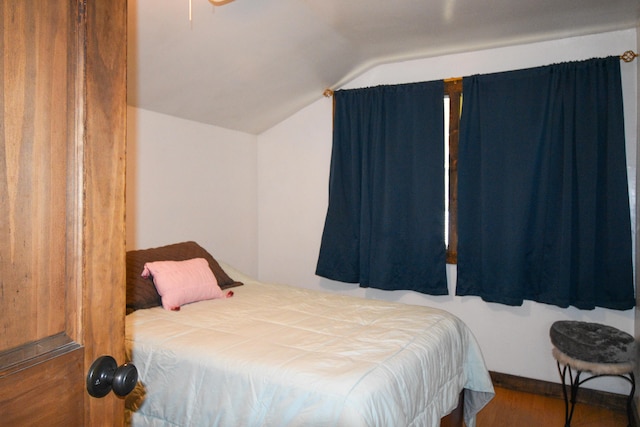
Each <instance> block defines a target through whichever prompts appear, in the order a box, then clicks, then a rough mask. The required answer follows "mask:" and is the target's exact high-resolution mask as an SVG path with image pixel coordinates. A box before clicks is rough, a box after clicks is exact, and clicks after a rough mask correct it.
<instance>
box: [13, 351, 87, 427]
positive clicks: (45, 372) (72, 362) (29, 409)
mask: <svg viewBox="0 0 640 427" xmlns="http://www.w3.org/2000/svg"><path fill="white" fill-rule="evenodd" d="M47 356H48V357H47V358H46V359H44V360H41V362H42V363H36V364H34V365H33V366H30V367H29V368H28V369H25V370H22V369H20V367H19V366H18V367H15V372H13V373H11V374H10V375H7V376H6V377H4V378H3V385H2V387H0V414H2V416H1V417H0V425H2V426H7V427H8V426H79V425H83V423H82V421H79V419H78V414H82V413H83V399H78V396H82V395H83V394H84V393H85V391H84V389H83V387H82V385H83V384H82V383H81V382H78V381H74V379H75V378H79V377H82V375H83V372H84V363H83V359H84V352H83V350H82V348H80V346H78V345H74V344H69V345H68V346H67V348H65V347H60V348H58V349H57V350H56V351H55V352H54V353H51V354H48V355H47ZM52 407H55V408H56V410H54V411H52V410H51V408H52ZM81 419H82V418H80V420H81Z"/></svg>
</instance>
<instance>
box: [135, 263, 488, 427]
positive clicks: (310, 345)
mask: <svg viewBox="0 0 640 427" xmlns="http://www.w3.org/2000/svg"><path fill="white" fill-rule="evenodd" d="M225 270H226V271H227V272H228V273H229V274H230V275H231V276H232V277H234V278H235V279H236V280H240V281H243V282H244V283H245V285H244V286H241V287H238V288H234V289H233V291H234V293H235V295H234V296H233V297H232V298H228V299H223V300H212V301H203V302H198V303H194V304H190V305H186V306H183V307H182V309H181V310H180V311H177V312H173V311H167V310H164V309H163V308H162V307H156V308H152V309H146V310H138V311H136V312H134V313H132V314H130V315H128V316H127V323H126V343H127V357H128V358H129V360H131V361H133V363H134V364H135V365H136V367H137V368H138V372H139V375H140V381H141V384H142V386H139V387H138V388H137V389H136V391H134V393H132V395H131V396H130V397H129V398H128V399H127V407H128V408H129V409H128V415H129V416H130V419H131V423H132V425H134V426H220V427H222V426H227V427H245V426H256V427H257V426H277V427H280V426H304V427H311V426H348V427H358V426H370V427H374V426H375V427H382V426H390V427H398V426H438V425H439V422H440V418H441V417H443V416H445V415H447V414H448V413H449V412H451V410H453V409H454V408H455V406H456V404H457V400H458V396H459V393H460V391H461V390H462V388H466V389H467V391H466V392H465V421H466V423H467V425H468V426H473V425H474V424H475V421H474V420H475V414H476V413H477V411H479V410H480V409H481V408H482V407H483V406H484V405H485V404H486V403H487V402H488V401H489V400H490V399H491V398H492V397H493V386H492V384H491V380H490V378H489V375H488V372H487V370H486V368H485V364H484V361H483V359H482V355H481V353H480V350H479V348H478V345H477V342H476V340H475V339H474V337H473V336H472V334H471V333H470V331H469V330H468V328H467V327H466V326H465V325H464V324H463V323H462V321H460V320H459V319H458V318H456V317H455V316H453V315H451V314H449V313H447V312H445V311H441V310H436V309H432V308H427V307H422V306H413V305H406V304H399V303H390V302H382V301H376V300H369V299H360V298H354V297H347V296H340V295H336V294H331V293H322V292H317V291H310V290H306V289H301V288H295V287H288V286H282V285H272V284H264V283H259V282H256V281H254V280H251V279H250V278H248V277H246V276H244V275H241V274H240V273H238V272H236V271H235V270H232V269H230V268H229V267H228V266H225Z"/></svg>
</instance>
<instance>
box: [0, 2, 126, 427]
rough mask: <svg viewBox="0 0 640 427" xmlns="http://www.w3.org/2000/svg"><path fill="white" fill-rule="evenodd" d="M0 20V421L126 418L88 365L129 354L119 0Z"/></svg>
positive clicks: (33, 10) (110, 421) (1, 6)
mask: <svg viewBox="0 0 640 427" xmlns="http://www.w3.org/2000/svg"><path fill="white" fill-rule="evenodd" d="M85 3H86V4H85ZM0 29H1V30H0V34H1V37H0V76H1V79H0V80H1V81H2V86H0V143H1V145H0V298H1V302H2V306H1V310H0V327H1V328H2V329H1V330H0V425H7V426H23V425H24V426H36V425H37V426H40V425H43V426H44V425H46V426H65V427H67V426H81V425H84V426H118V425H122V424H123V401H122V399H121V398H117V397H116V396H115V395H114V394H113V393H110V394H109V395H108V396H107V397H105V398H102V399H97V398H93V397H90V396H89V395H88V393H87V391H86V374H87V371H88V368H89V366H90V365H91V363H92V362H93V360H95V359H96V358H97V357H99V356H101V355H104V354H108V355H112V356H113V357H115V358H116V360H117V361H118V363H123V362H124V360H123V359H124V315H125V314H124V313H125V311H124V310H125V302H124V298H125V297H124V292H125V285H124V283H125V269H124V260H125V241H124V235H125V234H124V175H125V174H124V165H125V130H126V124H125V121H126V0H87V1H86V2H85V1H84V0H2V1H1V2H0Z"/></svg>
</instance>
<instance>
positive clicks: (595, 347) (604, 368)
mask: <svg viewBox="0 0 640 427" xmlns="http://www.w3.org/2000/svg"><path fill="white" fill-rule="evenodd" d="M549 335H550V337H551V343H552V344H553V346H554V347H553V350H552V354H553V357H554V358H555V359H556V362H557V365H558V373H559V374H560V377H561V378H562V393H563V395H564V404H565V427H570V426H571V418H572V417H573V410H574V408H575V404H576V396H577V394H578V388H579V387H580V386H581V385H582V384H584V383H585V382H587V381H589V380H592V379H594V378H599V377H603V376H615V377H620V378H624V379H625V380H627V381H628V382H629V383H630V384H631V392H630V393H629V397H628V398H627V417H628V419H629V426H631V425H633V421H632V420H633V411H632V406H631V405H632V403H633V394H634V392H635V389H636V381H635V377H634V375H633V367H634V352H635V343H634V339H633V337H632V336H631V335H629V334H627V333H625V332H622V331H621V330H619V329H616V328H613V327H611V326H606V325H600V324H598V323H587V322H579V321H568V320H567V321H558V322H555V323H554V324H553V325H551V330H550V331H549ZM561 365H564V367H563V368H561ZM572 369H574V370H575V371H576V375H575V378H574V377H573V372H572ZM585 372H586V373H589V374H590V375H591V376H590V377H588V378H586V379H583V380H581V379H580V376H581V375H582V374H583V373H585ZM567 374H568V376H569V383H570V390H571V397H570V399H569V397H568V396H567V382H566V379H567ZM569 401H571V406H569Z"/></svg>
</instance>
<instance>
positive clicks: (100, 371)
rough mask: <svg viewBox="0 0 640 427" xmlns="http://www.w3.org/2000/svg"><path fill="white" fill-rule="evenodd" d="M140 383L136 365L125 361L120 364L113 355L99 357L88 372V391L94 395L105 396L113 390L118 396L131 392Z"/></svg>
mask: <svg viewBox="0 0 640 427" xmlns="http://www.w3.org/2000/svg"><path fill="white" fill-rule="evenodd" d="M137 383H138V370H137V369H136V367H135V365H133V364H131V363H125V364H123V365H121V366H118V364H117V363H116V360H115V359H114V358H113V357H111V356H100V357H98V358H97V359H96V360H95V361H94V362H93V363H92V364H91V367H90V368H89V373H88V374H87V391H88V392H89V394H90V395H91V396H93V397H104V396H106V395H107V394H109V392H110V391H111V390H113V392H114V393H115V394H117V395H118V396H126V395H127V394H129V393H131V391H133V389H134V388H135V387H136V384H137Z"/></svg>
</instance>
